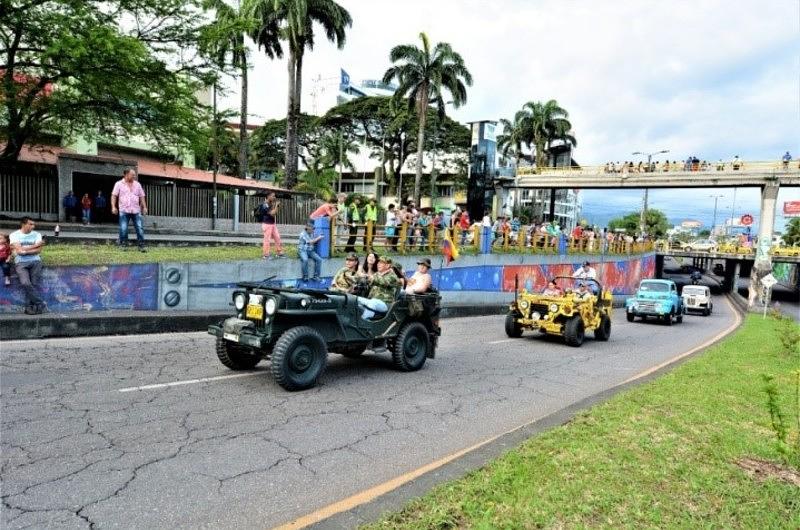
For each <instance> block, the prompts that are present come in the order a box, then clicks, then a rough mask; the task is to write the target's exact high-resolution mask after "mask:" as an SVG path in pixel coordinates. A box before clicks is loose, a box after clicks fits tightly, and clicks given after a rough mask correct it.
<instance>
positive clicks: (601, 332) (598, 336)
mask: <svg viewBox="0 0 800 530" xmlns="http://www.w3.org/2000/svg"><path fill="white" fill-rule="evenodd" d="M609 337H611V319H610V318H608V316H607V315H603V316H601V317H600V325H599V326H597V329H595V330H594V338H595V340H602V341H606V340H608V339H609Z"/></svg>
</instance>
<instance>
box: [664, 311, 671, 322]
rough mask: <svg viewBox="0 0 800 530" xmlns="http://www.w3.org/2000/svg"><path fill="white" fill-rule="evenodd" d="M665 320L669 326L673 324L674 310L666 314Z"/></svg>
mask: <svg viewBox="0 0 800 530" xmlns="http://www.w3.org/2000/svg"><path fill="white" fill-rule="evenodd" d="M663 320H664V324H666V325H667V326H671V325H672V311H670V312H669V313H667V314H666V315H664V318H663Z"/></svg>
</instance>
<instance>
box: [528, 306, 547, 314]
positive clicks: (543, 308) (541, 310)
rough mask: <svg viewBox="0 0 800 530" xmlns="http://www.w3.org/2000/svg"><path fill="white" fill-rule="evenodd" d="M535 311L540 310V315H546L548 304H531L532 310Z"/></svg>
mask: <svg viewBox="0 0 800 530" xmlns="http://www.w3.org/2000/svg"><path fill="white" fill-rule="evenodd" d="M533 311H536V312H538V313H539V314H540V315H546V314H547V311H548V309H547V304H531V312H533Z"/></svg>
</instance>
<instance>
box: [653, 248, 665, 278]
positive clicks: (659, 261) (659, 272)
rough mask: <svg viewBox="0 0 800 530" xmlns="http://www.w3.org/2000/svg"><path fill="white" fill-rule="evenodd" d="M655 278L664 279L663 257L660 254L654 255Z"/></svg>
mask: <svg viewBox="0 0 800 530" xmlns="http://www.w3.org/2000/svg"><path fill="white" fill-rule="evenodd" d="M655 277H656V278H663V277H664V256H663V255H662V254H656V273H655Z"/></svg>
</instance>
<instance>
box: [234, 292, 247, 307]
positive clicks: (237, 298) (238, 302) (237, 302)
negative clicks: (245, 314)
mask: <svg viewBox="0 0 800 530" xmlns="http://www.w3.org/2000/svg"><path fill="white" fill-rule="evenodd" d="M246 301H247V297H246V296H245V295H244V293H236V294H235V295H234V296H233V306H234V307H235V308H236V309H237V311H241V310H242V309H244V304H245V302H246Z"/></svg>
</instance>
